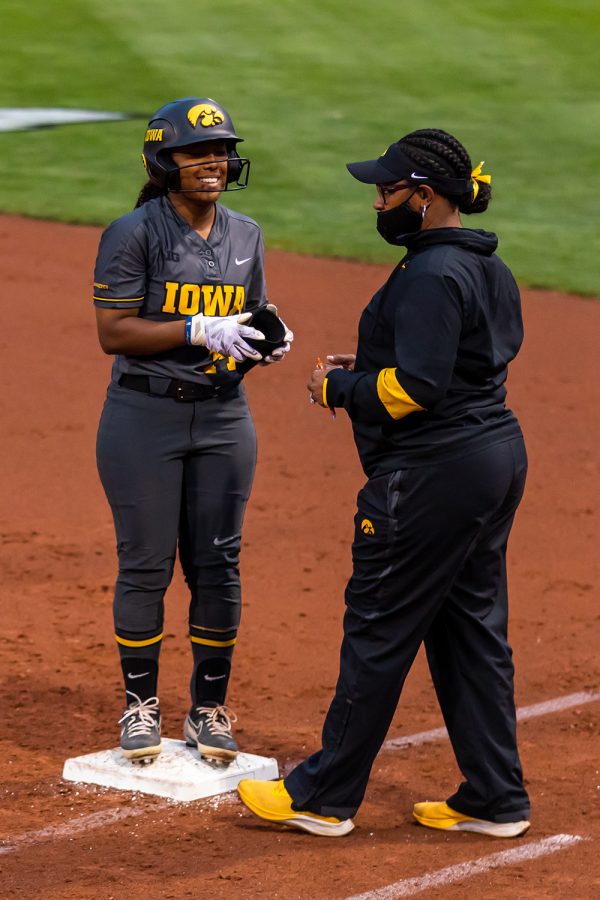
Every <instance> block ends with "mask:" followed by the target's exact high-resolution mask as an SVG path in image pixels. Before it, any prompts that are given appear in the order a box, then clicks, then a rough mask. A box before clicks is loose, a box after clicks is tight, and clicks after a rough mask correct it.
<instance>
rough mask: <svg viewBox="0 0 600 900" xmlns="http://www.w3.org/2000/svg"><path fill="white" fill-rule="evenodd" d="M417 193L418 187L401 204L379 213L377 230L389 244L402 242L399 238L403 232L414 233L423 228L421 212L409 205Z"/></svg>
mask: <svg viewBox="0 0 600 900" xmlns="http://www.w3.org/2000/svg"><path fill="white" fill-rule="evenodd" d="M415 193H416V189H415V190H414V191H413V192H412V194H411V195H410V197H409V198H408V200H405V201H404V203H401V204H400V206H394V208H393V209H388V210H386V211H385V212H380V213H377V231H378V232H379V234H380V235H381V237H382V238H384V240H386V241H387V242H388V244H400V241H399V240H398V239H399V238H400V237H401V236H402V235H403V234H412V233H413V232H415V231H420V230H421V223H422V221H423V217H422V216H421V213H418V212H414V211H413V210H412V209H411V208H410V206H409V205H408V201H409V200H410V198H411V197H413V196H414V194H415Z"/></svg>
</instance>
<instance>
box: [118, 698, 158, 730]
mask: <svg viewBox="0 0 600 900" xmlns="http://www.w3.org/2000/svg"><path fill="white" fill-rule="evenodd" d="M127 693H128V694H130V695H131V696H132V697H135V699H136V701H137V703H134V704H133V705H132V706H130V707H129V709H126V710H125V712H124V713H123V715H122V716H121V718H120V719H119V725H123V726H124V728H125V729H126V730H127V734H128V735H129V736H130V737H139V736H140V735H141V734H150V732H151V730H152V729H153V728H156V726H157V725H158V716H159V709H158V697H149V698H148V700H143V701H142V700H140V698H139V697H138V696H137V694H133V693H132V692H131V691H127Z"/></svg>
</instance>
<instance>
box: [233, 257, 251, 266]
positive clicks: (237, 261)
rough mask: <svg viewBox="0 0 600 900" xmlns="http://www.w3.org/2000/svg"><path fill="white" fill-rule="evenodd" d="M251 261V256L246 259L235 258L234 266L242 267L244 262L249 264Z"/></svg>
mask: <svg viewBox="0 0 600 900" xmlns="http://www.w3.org/2000/svg"><path fill="white" fill-rule="evenodd" d="M251 259H252V257H251V256H247V257H246V259H238V258H237V256H236V258H235V264H236V266H243V265H244V263H245V262H250V260H251Z"/></svg>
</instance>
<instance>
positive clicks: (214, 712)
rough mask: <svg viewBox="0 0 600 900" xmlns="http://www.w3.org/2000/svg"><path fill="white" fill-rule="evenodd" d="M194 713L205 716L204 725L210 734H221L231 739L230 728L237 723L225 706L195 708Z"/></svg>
mask: <svg viewBox="0 0 600 900" xmlns="http://www.w3.org/2000/svg"><path fill="white" fill-rule="evenodd" d="M196 712H197V713H199V714H202V715H204V714H206V725H207V728H208V730H209V731H210V733H211V734H222V735H225V736H226V737H231V726H232V725H233V723H234V722H237V716H236V714H235V713H234V712H233V710H231V709H229V708H228V707H227V706H197V707H196Z"/></svg>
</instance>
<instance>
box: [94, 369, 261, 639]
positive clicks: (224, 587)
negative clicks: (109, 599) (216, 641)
mask: <svg viewBox="0 0 600 900" xmlns="http://www.w3.org/2000/svg"><path fill="white" fill-rule="evenodd" d="M97 459H98V470H99V473H100V478H101V481H102V484H103V487H104V490H105V491H106V495H107V497H108V501H109V503H110V505H111V508H112V512H113V517H114V520H115V529H116V534H117V551H118V555H119V575H118V579H117V584H116V589H115V600H114V617H115V627H116V630H117V633H119V634H125V635H128V636H131V637H132V638H134V637H138V636H139V637H140V638H143V637H146V636H151V635H153V634H156V633H157V632H160V631H161V630H162V624H163V597H164V594H165V591H166V589H167V587H168V585H169V583H170V581H171V577H172V574H173V566H174V562H175V556H176V552H177V546H178V544H179V556H180V560H181V564H182V568H183V571H184V574H185V578H186V581H187V583H188V586H189V588H190V592H191V606H190V623H191V624H195V625H198V626H203V627H205V628H209V629H212V628H214V629H216V630H226V629H231V628H236V627H237V625H238V623H239V618H240V577H239V567H238V563H239V551H240V544H241V530H242V521H243V517H244V510H245V507H246V502H247V500H248V496H249V494H250V489H251V486H252V479H253V476H254V467H255V462H256V437H255V431H254V424H253V422H252V418H251V415H250V411H249V409H248V405H247V402H246V398H245V394H244V393H243V390H240V393H239V395H238V396H235V397H230V398H224V399H212V400H205V401H202V402H198V401H197V402H192V403H178V402H177V401H175V400H173V399H171V398H169V397H152V396H149V395H147V394H142V393H138V392H136V391H131V390H128V389H127V388H124V387H120V386H118V385H116V384H111V386H110V388H109V391H108V397H107V400H106V404H105V406H104V410H103V412H102V418H101V420H100V428H99V431H98V443H97Z"/></svg>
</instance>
